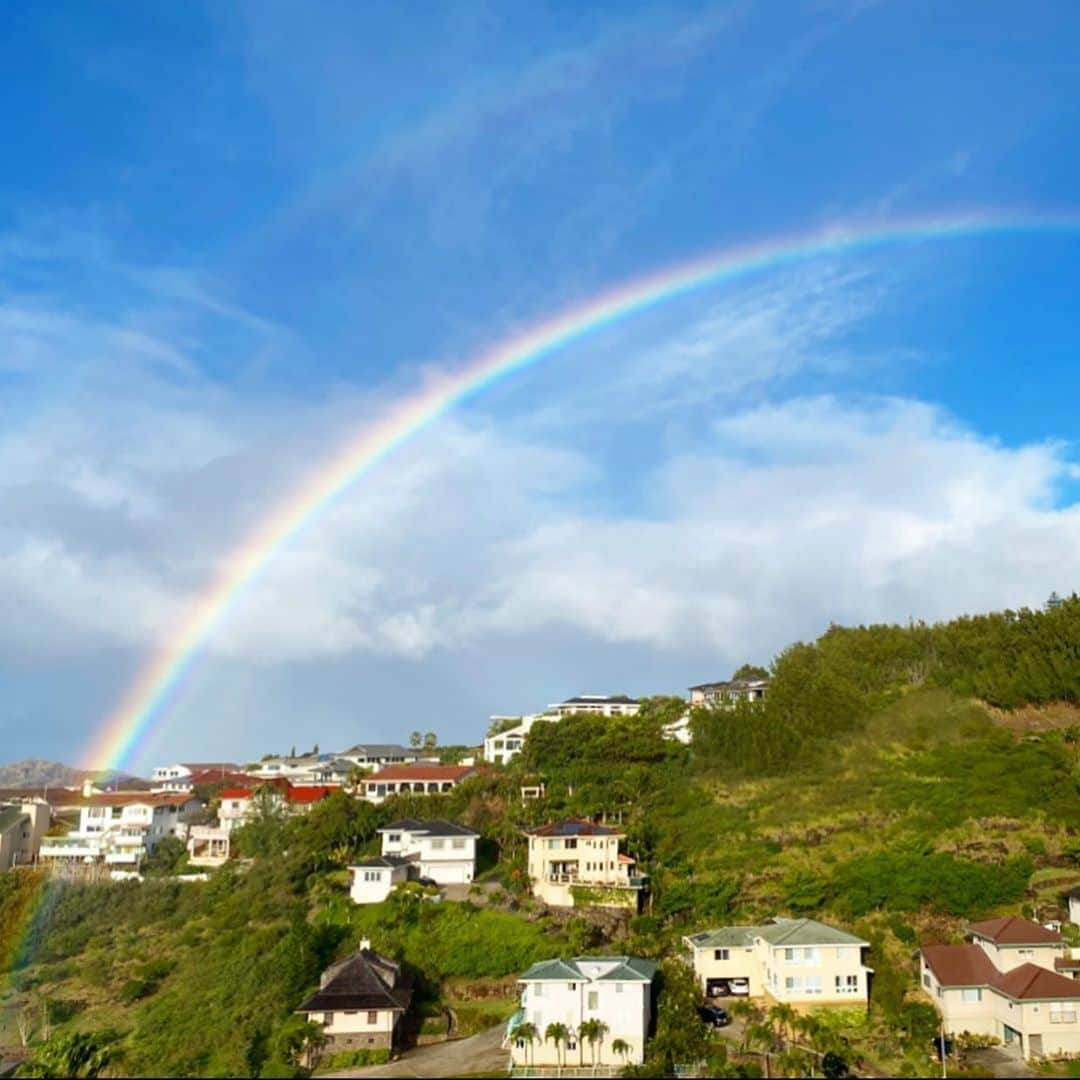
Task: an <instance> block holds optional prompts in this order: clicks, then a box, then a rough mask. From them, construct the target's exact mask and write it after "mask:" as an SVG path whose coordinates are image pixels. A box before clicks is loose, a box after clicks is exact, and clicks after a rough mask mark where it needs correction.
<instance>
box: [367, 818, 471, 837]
mask: <svg viewBox="0 0 1080 1080" xmlns="http://www.w3.org/2000/svg"><path fill="white" fill-rule="evenodd" d="M377 831H378V832H381V833H385V832H412V833H423V834H424V835H425V836H479V835H480V834H479V833H478V832H473V830H472V829H466V828H465V826H464V825H456V824H455V823H454V822H452V821H442V820H435V821H417V820H416V819H415V818H401V820H400V821H392V822H390V824H389V825H384V826H383V827H382V828H381V829H378V830H377Z"/></svg>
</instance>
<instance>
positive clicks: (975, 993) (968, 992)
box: [960, 986, 982, 1001]
mask: <svg viewBox="0 0 1080 1080" xmlns="http://www.w3.org/2000/svg"><path fill="white" fill-rule="evenodd" d="M960 1000H961V1001H982V990H981V989H980V988H979V987H977V986H975V987H970V986H965V987H964V988H963V989H962V990H961V991H960Z"/></svg>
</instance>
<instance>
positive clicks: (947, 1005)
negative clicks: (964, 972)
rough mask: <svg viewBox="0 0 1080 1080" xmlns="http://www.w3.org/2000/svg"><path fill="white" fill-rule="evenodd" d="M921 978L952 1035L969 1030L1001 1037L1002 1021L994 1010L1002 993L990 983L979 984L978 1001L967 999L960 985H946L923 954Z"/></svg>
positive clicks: (975, 1033) (920, 961)
mask: <svg viewBox="0 0 1080 1080" xmlns="http://www.w3.org/2000/svg"><path fill="white" fill-rule="evenodd" d="M919 979H920V982H921V985H922V988H923V990H924V991H925V992H926V993H927V994H929V995H930V997H931V998H933V1000H934V1004H935V1005H936V1006H937V1008H938V1011H939V1012H940V1013H941V1023H942V1026H943V1027H944V1028H945V1030H946V1031H947V1032H948V1033H949V1034H950V1035H958V1034H959V1033H960V1032H962V1031H970V1032H971V1034H973V1035H994V1036H996V1037H997V1038H1001V1030H1000V1024H999V1023H998V1021H997V1019H996V1016H995V1013H996V1010H997V1008H998V1004H999V1003H998V1001H996V1000H995V999H997V998H998V997H999V995H998V994H996V993H994V991H992V990H991V989H990V988H989V987H987V986H984V987H979V988H978V990H979V998H978V1000H977V1001H965V1000H964V994H963V992H962V991H961V990H960V989H959V988H957V987H945V988H943V987H942V986H941V984H940V983H939V982H938V981H937V979H936V978H935V977H934V973H933V972H932V971H931V970H930V968H929V966H928V965H927V963H926V961H925V960H924V959H922V958H921V957H920V960H919Z"/></svg>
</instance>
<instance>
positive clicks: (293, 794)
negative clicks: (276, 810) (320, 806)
mask: <svg viewBox="0 0 1080 1080" xmlns="http://www.w3.org/2000/svg"><path fill="white" fill-rule="evenodd" d="M340 790H341V788H340V787H338V786H337V785H336V784H333V785H329V784H316V785H312V786H310V787H309V786H304V787H293V788H290V790H289V791H287V792H286V793H285V798H286V799H287V800H288V801H289V802H291V803H313V802H319V801H320V800H322V799H325V798H327V797H328V796H330V795H333V793H334V792H335V791H340Z"/></svg>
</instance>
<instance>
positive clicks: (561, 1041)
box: [544, 1023, 570, 1069]
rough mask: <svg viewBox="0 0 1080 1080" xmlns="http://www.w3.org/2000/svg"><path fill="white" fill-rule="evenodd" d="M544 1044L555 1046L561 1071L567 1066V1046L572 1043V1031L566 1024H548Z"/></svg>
mask: <svg viewBox="0 0 1080 1080" xmlns="http://www.w3.org/2000/svg"><path fill="white" fill-rule="evenodd" d="M544 1042H553V1043H554V1044H555V1055H556V1057H557V1058H558V1059H559V1068H560V1069H561V1068H562V1067H563V1066H564V1065H565V1064H566V1045H567V1044H568V1043H569V1042H570V1029H569V1028H568V1027H567V1026H566V1025H565V1024H559V1023H554V1024H548V1026H547V1028H546V1029H545V1031H544Z"/></svg>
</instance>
